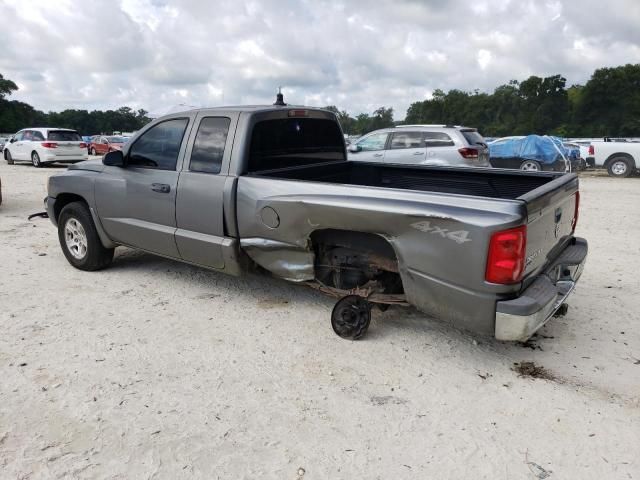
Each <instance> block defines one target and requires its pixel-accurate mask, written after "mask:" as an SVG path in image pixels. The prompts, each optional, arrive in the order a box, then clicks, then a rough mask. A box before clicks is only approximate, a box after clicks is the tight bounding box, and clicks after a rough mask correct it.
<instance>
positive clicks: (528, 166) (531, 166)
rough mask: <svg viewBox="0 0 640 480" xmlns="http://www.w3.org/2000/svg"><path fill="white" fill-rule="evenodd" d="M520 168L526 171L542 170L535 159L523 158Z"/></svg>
mask: <svg viewBox="0 0 640 480" xmlns="http://www.w3.org/2000/svg"><path fill="white" fill-rule="evenodd" d="M520 170H525V171H527V172H539V171H541V170H542V167H541V166H540V164H539V163H538V162H536V161H535V160H525V161H524V162H522V164H521V165H520Z"/></svg>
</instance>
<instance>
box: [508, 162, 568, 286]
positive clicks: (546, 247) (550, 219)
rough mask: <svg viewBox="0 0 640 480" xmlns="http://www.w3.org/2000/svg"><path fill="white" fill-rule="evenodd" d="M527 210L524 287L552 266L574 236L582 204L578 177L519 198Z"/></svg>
mask: <svg viewBox="0 0 640 480" xmlns="http://www.w3.org/2000/svg"><path fill="white" fill-rule="evenodd" d="M518 199H519V200H523V201H524V202H525V203H526V207H527V249H526V262H525V271H524V287H527V286H528V285H529V284H530V283H531V282H532V281H533V280H534V278H535V276H536V274H537V273H539V272H540V271H541V270H542V269H543V268H544V267H545V266H547V265H549V264H550V263H551V262H553V261H554V260H555V259H556V258H557V257H558V255H559V254H560V252H561V251H562V250H563V249H564V248H565V247H566V246H567V244H568V242H569V241H570V240H571V238H572V236H573V230H574V228H575V223H576V222H577V218H576V215H577V209H576V207H577V204H578V203H579V193H578V176H577V175H576V174H575V173H571V174H566V175H561V176H559V177H558V178H556V179H555V180H553V181H551V182H549V183H546V184H544V185H542V186H540V187H538V188H536V189H535V190H532V191H530V192H528V193H526V194H524V195H522V196H520V197H518Z"/></svg>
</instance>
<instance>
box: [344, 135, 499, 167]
mask: <svg viewBox="0 0 640 480" xmlns="http://www.w3.org/2000/svg"><path fill="white" fill-rule="evenodd" d="M348 150H349V156H348V158H349V160H357V161H364V162H381V163H401V164H406V165H442V166H446V165H449V166H457V167H490V166H491V164H490V163H489V150H488V148H487V144H486V143H485V141H484V139H483V138H482V135H480V134H479V133H478V131H477V130H476V129H475V128H468V127H454V126H447V125H399V126H397V127H395V128H385V129H382V130H376V131H373V132H371V133H368V134H367V135H364V136H363V137H361V138H359V139H358V140H356V141H355V142H353V143H352V144H351V145H349V149H348Z"/></svg>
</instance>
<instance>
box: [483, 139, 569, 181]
mask: <svg viewBox="0 0 640 480" xmlns="http://www.w3.org/2000/svg"><path fill="white" fill-rule="evenodd" d="M577 154H578V152H577V151H575V149H574V156H575V155H577ZM489 155H490V160H491V165H492V166H494V167H496V168H511V169H520V170H528V171H552V172H564V171H566V170H567V169H568V165H567V162H568V161H569V162H570V156H571V149H568V148H566V147H565V146H564V144H563V142H562V140H560V139H559V138H557V137H550V136H544V137H542V136H540V135H527V136H514V137H503V138H499V139H498V140H494V141H493V142H491V143H489ZM565 159H566V160H565Z"/></svg>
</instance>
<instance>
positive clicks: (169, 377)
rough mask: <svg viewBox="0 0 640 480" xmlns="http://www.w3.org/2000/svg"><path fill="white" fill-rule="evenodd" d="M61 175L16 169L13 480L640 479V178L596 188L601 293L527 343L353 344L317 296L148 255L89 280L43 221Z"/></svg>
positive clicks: (586, 219) (385, 322)
mask: <svg viewBox="0 0 640 480" xmlns="http://www.w3.org/2000/svg"><path fill="white" fill-rule="evenodd" d="M60 171H62V168H45V169H41V170H36V169H34V168H33V167H31V166H28V165H14V166H8V165H6V163H4V162H0V178H1V179H2V187H3V197H4V203H3V204H2V206H0V235H1V237H0V238H1V239H2V243H1V244H0V262H1V265H2V274H1V275H0V306H1V311H0V318H1V322H0V374H1V375H2V384H1V385H2V386H1V388H0V468H1V469H2V475H1V476H2V478H52V477H53V478H57V477H64V478H67V477H68V478H152V477H153V478H169V479H174V478H221V479H223V478H224V479H226V478H234V479H238V478H274V479H301V478H305V479H320V478H322V479H324V478H327V479H342V478H345V479H355V478H363V479H364V478H366V479H368V478H381V479H390V478H417V479H418V478H419V479H422V478H492V479H495V478H508V479H520V478H522V479H526V478H552V479H554V478H557V479H568V478H581V479H585V478H598V479H602V478H606V479H617V478H621V479H622V478H640V460H638V459H639V458H640V295H639V294H638V290H639V287H640V281H639V280H638V275H639V272H640V240H639V239H640V178H630V179H626V180H617V179H611V178H608V177H603V176H602V175H597V174H586V175H584V176H583V178H582V181H581V192H582V197H581V200H582V208H581V212H580V220H579V223H578V230H577V234H578V235H579V236H583V237H585V238H587V239H588V241H589V244H590V253H589V258H588V261H587V265H586V269H585V272H584V275H583V276H582V279H581V281H580V283H579V284H578V288H577V290H576V292H575V293H574V294H573V296H572V297H571V298H570V301H569V303H570V305H571V306H570V308H569V312H568V314H567V316H566V317H563V318H556V319H554V320H553V321H552V322H550V323H549V324H548V325H547V326H546V327H545V328H544V329H543V330H542V331H541V332H540V335H538V336H537V337H535V338H534V339H533V340H532V341H531V342H529V344H527V345H525V346H522V345H515V344H504V343H500V342H496V341H494V340H491V339H488V338H483V337H477V336H473V335H470V334H467V333H465V332H461V331H458V330H455V329H453V328H450V327H448V326H447V325H445V324H443V323H440V322H437V321H434V320H429V319H427V318H425V317H424V315H422V314H420V313H419V312H417V311H415V310H413V309H405V308H399V307H398V308H391V309H390V310H389V311H387V312H385V313H381V312H379V311H377V310H376V311H374V316H373V321H372V325H371V328H370V329H369V333H368V335H367V336H366V337H365V339H364V340H362V341H359V342H348V341H345V340H342V339H340V338H338V337H337V336H335V335H334V334H333V332H332V330H331V326H330V322H329V315H330V311H331V308H332V305H333V302H332V300H331V299H329V298H326V297H323V296H321V295H320V294H318V293H317V292H315V291H312V290H310V289H306V288H305V287H302V286H295V285H291V284H288V283H286V282H283V281H279V280H275V279H270V278H264V277H258V276H249V277H246V278H240V279H238V278H233V277H229V276H226V275H223V274H219V273H215V272H211V271H208V270H204V269H199V268H195V267H191V266H188V265H184V264H181V263H178V262H174V261H170V260H166V259H162V258H159V257H155V256H152V255H149V254H145V253H141V252H136V251H132V250H129V249H119V250H117V252H116V258H115V260H114V263H113V265H112V266H111V267H110V268H109V269H107V270H105V271H102V272H95V273H86V272H81V271H79V270H75V269H73V268H72V267H71V266H70V265H69V264H68V263H67V261H66V260H65V258H64V256H63V255H62V252H61V251H60V247H59V245H58V239H57V235H56V231H55V229H54V228H53V226H52V225H51V223H50V222H49V221H48V220H43V219H34V220H32V221H27V216H28V215H29V214H31V213H35V212H39V211H42V210H43V206H42V199H43V198H44V196H45V195H46V179H47V177H48V176H49V175H51V174H53V173H56V172H60ZM522 362H534V363H535V365H537V366H541V367H543V368H544V371H543V372H542V376H547V377H548V378H549V379H542V378H532V377H530V376H526V375H525V376H521V375H519V374H518V373H517V371H515V370H514V368H515V365H514V364H515V363H518V364H520V365H522ZM531 370H532V369H531V368H529V369H528V371H531ZM534 373H536V371H535V370H534Z"/></svg>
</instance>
